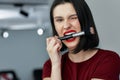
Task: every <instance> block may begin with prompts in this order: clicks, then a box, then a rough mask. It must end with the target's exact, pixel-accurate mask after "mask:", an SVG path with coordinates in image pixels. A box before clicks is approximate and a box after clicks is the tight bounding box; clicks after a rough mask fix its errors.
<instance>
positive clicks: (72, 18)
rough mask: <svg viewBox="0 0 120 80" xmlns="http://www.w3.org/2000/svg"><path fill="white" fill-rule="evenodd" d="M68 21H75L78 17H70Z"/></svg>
mask: <svg viewBox="0 0 120 80" xmlns="http://www.w3.org/2000/svg"><path fill="white" fill-rule="evenodd" d="M70 19H71V20H76V19H78V17H77V16H72V17H70Z"/></svg>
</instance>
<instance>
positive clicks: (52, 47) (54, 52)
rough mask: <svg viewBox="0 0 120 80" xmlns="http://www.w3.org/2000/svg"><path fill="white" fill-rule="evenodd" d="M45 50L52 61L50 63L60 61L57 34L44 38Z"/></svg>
mask: <svg viewBox="0 0 120 80" xmlns="http://www.w3.org/2000/svg"><path fill="white" fill-rule="evenodd" d="M46 43H47V52H48V55H49V57H50V60H51V62H52V65H55V64H60V63H61V53H60V49H61V47H62V43H61V41H60V40H59V39H58V37H57V36H54V37H49V38H47V39H46Z"/></svg>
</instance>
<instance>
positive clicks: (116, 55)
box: [98, 49, 120, 59]
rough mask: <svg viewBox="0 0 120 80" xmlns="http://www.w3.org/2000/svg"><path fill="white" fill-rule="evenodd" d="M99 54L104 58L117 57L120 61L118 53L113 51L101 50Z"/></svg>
mask: <svg viewBox="0 0 120 80" xmlns="http://www.w3.org/2000/svg"><path fill="white" fill-rule="evenodd" d="M98 54H99V55H101V56H104V57H106V56H111V57H116V58H119V59H120V56H119V55H118V53H116V52H115V51H112V50H106V49H99V51H98Z"/></svg>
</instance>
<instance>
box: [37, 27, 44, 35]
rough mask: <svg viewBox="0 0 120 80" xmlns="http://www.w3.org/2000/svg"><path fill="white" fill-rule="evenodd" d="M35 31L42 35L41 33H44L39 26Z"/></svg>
mask: <svg viewBox="0 0 120 80" xmlns="http://www.w3.org/2000/svg"><path fill="white" fill-rule="evenodd" d="M37 33H38V35H40V36H41V35H43V33H44V29H42V28H39V29H38V30H37Z"/></svg>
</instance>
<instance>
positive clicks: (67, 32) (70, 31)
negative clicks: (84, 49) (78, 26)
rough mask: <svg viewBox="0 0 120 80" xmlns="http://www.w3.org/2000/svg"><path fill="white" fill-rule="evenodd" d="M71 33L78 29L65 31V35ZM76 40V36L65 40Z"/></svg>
mask: <svg viewBox="0 0 120 80" xmlns="http://www.w3.org/2000/svg"><path fill="white" fill-rule="evenodd" d="M70 33H76V31H75V30H69V31H66V32H65V33H64V35H68V34H70ZM74 40H75V38H70V39H67V40H65V41H67V42H72V41H74Z"/></svg>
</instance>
